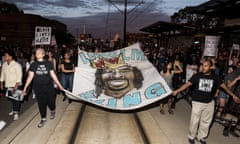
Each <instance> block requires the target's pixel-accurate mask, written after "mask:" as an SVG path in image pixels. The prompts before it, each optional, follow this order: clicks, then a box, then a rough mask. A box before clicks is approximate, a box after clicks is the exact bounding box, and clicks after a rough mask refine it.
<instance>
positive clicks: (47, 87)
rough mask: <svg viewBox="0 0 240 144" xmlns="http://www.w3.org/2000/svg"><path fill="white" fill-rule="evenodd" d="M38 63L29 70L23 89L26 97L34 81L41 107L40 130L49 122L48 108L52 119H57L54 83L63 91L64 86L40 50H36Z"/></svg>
mask: <svg viewBox="0 0 240 144" xmlns="http://www.w3.org/2000/svg"><path fill="white" fill-rule="evenodd" d="M35 55H36V62H33V63H32V64H31V66H30V68H29V73H28V78H27V81H26V84H25V86H24V89H23V95H26V91H27V88H28V86H29V84H30V83H31V81H32V80H33V90H34V92H35V94H36V99H37V102H38V106H39V111H40V115H41V121H40V123H39V124H38V128H41V127H43V126H44V125H45V123H46V122H47V119H46V117H47V116H46V113H47V106H48V107H49V109H50V111H51V112H50V119H54V118H55V113H56V111H55V108H56V104H55V103H56V102H55V101H56V99H55V91H54V87H53V81H54V82H55V83H56V84H57V85H58V87H59V89H60V90H63V87H62V85H61V84H60V82H59V81H58V79H57V76H56V74H55V72H54V69H53V65H52V63H51V62H49V61H46V60H44V56H45V50H44V49H42V48H38V49H37V50H36V54H35Z"/></svg>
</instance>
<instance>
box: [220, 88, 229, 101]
mask: <svg viewBox="0 0 240 144" xmlns="http://www.w3.org/2000/svg"><path fill="white" fill-rule="evenodd" d="M228 97H229V95H228V94H226V93H225V92H224V91H222V90H220V92H219V98H222V99H227V98H228Z"/></svg>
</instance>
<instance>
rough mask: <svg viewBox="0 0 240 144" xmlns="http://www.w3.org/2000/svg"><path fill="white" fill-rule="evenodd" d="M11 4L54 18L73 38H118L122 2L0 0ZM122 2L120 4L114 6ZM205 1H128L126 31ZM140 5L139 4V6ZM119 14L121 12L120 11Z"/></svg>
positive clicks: (122, 8)
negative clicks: (91, 36) (115, 35)
mask: <svg viewBox="0 0 240 144" xmlns="http://www.w3.org/2000/svg"><path fill="white" fill-rule="evenodd" d="M2 1H5V2H8V3H15V4H16V5H17V6H18V8H20V9H22V10H23V11H24V13H26V14H36V15H41V16H43V17H47V18H49V19H55V20H58V21H60V22H63V23H65V24H66V25H67V27H68V31H69V32H71V33H72V34H73V35H74V36H76V35H79V34H80V33H83V27H84V25H85V30H86V33H91V34H92V35H93V36H94V37H95V38H103V39H105V38H112V37H113V36H114V34H115V33H119V34H120V35H122V31H123V18H124V15H123V13H121V12H123V10H124V6H123V2H124V0H111V1H112V4H111V3H109V2H108V1H109V0H2ZM117 1H118V2H119V1H122V3H117ZM206 1H208V0H128V12H129V13H128V14H127V31H128V32H137V31H138V30H139V29H141V28H143V27H145V26H148V25H150V24H152V23H155V22H157V21H170V16H171V15H172V14H173V13H174V12H177V11H178V10H179V9H182V8H185V7H186V6H196V5H199V4H202V3H204V2H206ZM141 2H142V3H141ZM120 11H121V12H120Z"/></svg>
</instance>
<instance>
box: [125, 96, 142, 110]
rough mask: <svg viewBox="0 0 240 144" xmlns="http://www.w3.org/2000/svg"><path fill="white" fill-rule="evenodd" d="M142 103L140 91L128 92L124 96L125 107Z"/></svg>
mask: <svg viewBox="0 0 240 144" xmlns="http://www.w3.org/2000/svg"><path fill="white" fill-rule="evenodd" d="M140 103H141V95H140V93H139V92H136V93H133V94H132V95H131V94H128V95H125V96H124V99H123V106H124V107H125V108H127V107H131V106H133V105H139V104H140Z"/></svg>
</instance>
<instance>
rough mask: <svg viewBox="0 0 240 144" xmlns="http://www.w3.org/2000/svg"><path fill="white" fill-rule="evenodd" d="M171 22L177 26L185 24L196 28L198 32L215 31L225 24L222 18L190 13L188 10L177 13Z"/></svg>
mask: <svg viewBox="0 0 240 144" xmlns="http://www.w3.org/2000/svg"><path fill="white" fill-rule="evenodd" d="M171 21H172V22H173V23H177V24H183V23H184V24H187V25H192V26H195V27H196V28H197V30H198V31H202V30H208V29H213V28H215V27H217V26H220V25H222V24H223V22H222V21H221V19H220V18H217V17H210V16H204V15H200V14H195V13H188V12H187V9H186V8H184V9H181V10H179V11H178V12H175V13H174V14H173V15H172V16H171Z"/></svg>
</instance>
